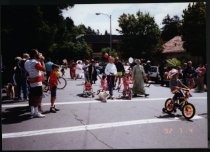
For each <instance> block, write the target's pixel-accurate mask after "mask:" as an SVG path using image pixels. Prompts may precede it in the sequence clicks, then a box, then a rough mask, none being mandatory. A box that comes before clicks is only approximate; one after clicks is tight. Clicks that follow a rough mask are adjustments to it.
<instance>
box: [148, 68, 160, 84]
mask: <svg viewBox="0 0 210 152" xmlns="http://www.w3.org/2000/svg"><path fill="white" fill-rule="evenodd" d="M148 76H149V79H150V80H152V81H155V83H158V82H160V79H161V78H160V72H159V67H158V66H151V67H150V69H149V71H148Z"/></svg>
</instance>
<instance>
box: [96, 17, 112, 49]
mask: <svg viewBox="0 0 210 152" xmlns="http://www.w3.org/2000/svg"><path fill="white" fill-rule="evenodd" d="M96 15H105V16H108V17H109V20H110V42H109V43H110V50H111V51H112V15H109V14H106V13H96Z"/></svg>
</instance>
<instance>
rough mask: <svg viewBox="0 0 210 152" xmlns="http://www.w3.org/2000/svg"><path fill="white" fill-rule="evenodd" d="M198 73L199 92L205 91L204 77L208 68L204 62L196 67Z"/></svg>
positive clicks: (197, 89)
mask: <svg viewBox="0 0 210 152" xmlns="http://www.w3.org/2000/svg"><path fill="white" fill-rule="evenodd" d="M195 71H196V73H197V88H196V91H197V92H204V77H205V74H206V68H205V67H204V65H203V64H200V65H199V67H198V68H196V70H195Z"/></svg>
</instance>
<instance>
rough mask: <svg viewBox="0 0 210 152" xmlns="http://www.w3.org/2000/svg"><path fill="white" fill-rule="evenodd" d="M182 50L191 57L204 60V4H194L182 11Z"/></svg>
mask: <svg viewBox="0 0 210 152" xmlns="http://www.w3.org/2000/svg"><path fill="white" fill-rule="evenodd" d="M182 17H183V25H182V38H183V41H184V48H185V49H186V50H187V52H189V53H190V54H191V55H192V56H201V57H203V59H206V3H205V2H196V3H192V4H189V5H188V8H187V9H185V10H184V11H183V16H182Z"/></svg>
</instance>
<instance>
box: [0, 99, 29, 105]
mask: <svg viewBox="0 0 210 152" xmlns="http://www.w3.org/2000/svg"><path fill="white" fill-rule="evenodd" d="M14 103H28V101H23V100H15V99H5V100H1V104H14Z"/></svg>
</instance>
